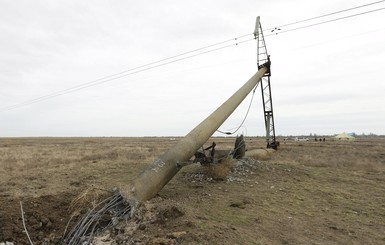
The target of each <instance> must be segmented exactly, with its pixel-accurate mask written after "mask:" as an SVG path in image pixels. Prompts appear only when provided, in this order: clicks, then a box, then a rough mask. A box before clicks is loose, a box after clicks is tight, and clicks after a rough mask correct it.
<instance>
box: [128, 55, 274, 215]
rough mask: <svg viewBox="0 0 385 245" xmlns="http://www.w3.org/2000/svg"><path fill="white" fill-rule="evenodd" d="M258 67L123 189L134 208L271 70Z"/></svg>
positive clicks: (157, 188)
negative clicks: (234, 90) (125, 190)
mask: <svg viewBox="0 0 385 245" xmlns="http://www.w3.org/2000/svg"><path fill="white" fill-rule="evenodd" d="M259 68H260V69H259V70H258V72H257V73H256V74H255V75H254V76H252V77H251V78H250V79H249V81H247V82H246V83H245V84H244V85H243V86H242V87H241V88H240V89H239V90H238V91H237V92H235V93H234V94H233V95H232V96H231V97H230V98H229V99H228V100H227V101H226V102H224V103H223V104H222V105H221V106H220V107H219V108H218V109H216V110H215V111H214V112H213V113H212V114H211V115H210V116H208V117H207V118H206V119H205V120H204V121H203V122H201V123H200V124H199V125H198V126H196V127H195V128H194V129H193V130H192V131H191V132H190V133H188V134H187V135H186V136H185V137H184V138H183V139H182V140H181V141H180V142H178V143H177V144H176V145H175V146H174V147H172V148H171V149H169V150H168V151H167V152H165V153H164V154H163V155H162V156H160V157H159V158H158V159H156V160H155V161H154V162H153V163H152V164H150V165H149V166H148V167H147V168H146V169H145V170H144V171H143V172H142V173H141V174H140V175H139V176H138V177H137V178H136V179H135V180H134V181H133V183H132V188H130V190H129V193H127V192H124V191H123V190H122V194H123V195H124V196H125V197H126V199H127V200H128V201H129V202H130V204H131V206H132V207H133V209H135V206H137V204H138V203H141V202H143V201H146V200H149V199H151V198H152V197H154V196H155V195H156V194H157V193H158V192H159V191H160V190H161V189H162V188H163V187H164V186H165V185H166V184H167V183H168V182H169V181H170V180H171V179H172V178H173V177H174V176H175V175H176V173H177V172H178V171H179V170H180V169H181V168H182V166H183V163H184V162H186V161H188V160H189V159H190V158H191V157H192V156H193V155H194V153H195V152H196V151H197V150H198V149H199V148H200V147H201V146H202V145H203V144H204V143H205V142H206V141H207V140H208V139H209V138H210V137H211V136H212V135H213V134H214V132H215V131H216V130H217V129H218V128H219V127H220V126H221V125H222V124H223V122H224V121H225V120H226V119H227V118H228V117H229V116H230V115H231V113H233V111H234V110H235V109H236V108H237V107H238V106H239V104H240V103H241V102H242V101H243V100H244V99H245V98H246V96H247V95H248V94H249V93H250V92H251V90H252V89H253V88H254V87H255V86H256V85H257V84H258V82H259V81H260V80H261V78H262V77H263V75H264V74H265V73H266V72H268V71H269V70H270V61H269V62H266V63H265V64H263V65H261V66H260V67H259Z"/></svg>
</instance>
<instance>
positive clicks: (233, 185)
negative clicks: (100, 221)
mask: <svg viewBox="0 0 385 245" xmlns="http://www.w3.org/2000/svg"><path fill="white" fill-rule="evenodd" d="M177 141H178V138H176V139H173V138H172V139H169V138H14V139H10V138H0V242H6V241H9V242H14V243H15V244H29V243H28V238H27V234H26V232H25V231H24V228H23V219H22V216H21V205H20V202H22V205H23V206H22V207H23V211H24V222H25V225H26V228H27V230H28V234H29V236H30V237H31V240H32V241H33V242H34V244H60V242H61V241H62V239H63V234H64V232H65V230H66V226H67V224H69V228H70V227H71V225H73V223H74V221H72V222H69V219H70V217H71V215H72V214H73V212H74V211H76V207H75V208H74V206H73V205H71V203H72V204H73V200H74V199H75V198H76V197H79V195H80V194H82V193H85V192H88V193H90V190H91V193H94V195H91V197H90V198H88V199H87V201H88V202H95V201H97V200H98V199H99V198H100V197H101V196H103V195H105V194H106V193H109V191H111V190H112V188H113V187H116V186H117V187H122V186H123V187H124V186H125V185H127V184H129V183H130V181H131V180H132V179H133V178H135V177H136V176H137V175H138V174H139V173H140V171H141V170H142V169H144V168H145V166H147V165H148V164H149V163H151V162H152V161H153V160H154V159H155V158H156V157H157V156H159V155H160V154H161V153H163V152H164V151H165V150H166V149H168V148H169V147H171V146H172V145H174V144H176V143H177ZM211 141H215V142H216V143H217V147H218V148H225V149H230V148H231V147H232V146H233V143H234V139H231V138H215V139H211ZM246 142H247V147H248V148H262V147H264V141H263V140H262V139H259V138H247V139H246ZM209 144H210V143H207V145H209ZM141 210H142V212H143V217H141V219H138V220H137V223H136V225H137V226H136V227H135V228H134V229H133V228H132V227H130V226H129V225H127V224H126V225H122V224H120V225H119V227H117V228H114V229H112V230H110V231H108V232H107V233H104V234H101V235H100V236H99V238H98V243H99V244H114V243H113V241H115V242H116V243H118V244H385V139H384V138H371V139H367V138H365V139H357V140H356V141H354V142H336V141H331V139H329V138H327V140H326V142H315V141H310V142H294V141H292V140H287V141H285V142H283V140H281V147H280V149H279V150H278V151H277V152H276V154H273V155H272V156H271V158H270V159H260V160H253V159H251V160H249V161H243V162H240V163H236V165H235V166H234V168H233V169H232V172H231V173H229V176H227V177H225V178H220V179H215V178H214V179H213V178H212V176H209V175H207V172H206V169H205V168H204V167H201V166H199V165H198V164H193V165H189V166H187V167H185V168H183V169H182V170H181V171H180V172H179V173H178V174H177V176H176V177H175V178H174V179H173V180H172V181H171V182H170V183H169V184H168V185H166V187H165V188H164V189H163V190H162V191H161V192H160V193H159V194H158V195H157V196H156V197H155V198H154V199H152V200H151V201H149V202H147V203H145V204H144V205H143V207H142V209H141ZM145 213H148V215H146V214H145Z"/></svg>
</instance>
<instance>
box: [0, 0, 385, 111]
mask: <svg viewBox="0 0 385 245" xmlns="http://www.w3.org/2000/svg"><path fill="white" fill-rule="evenodd" d="M381 2H385V0H382V1H377V2H372V3H368V4H364V5H360V6H357V7H353V8H348V9H344V10H340V11H336V12H332V13H329V14H324V15H320V16H316V17H313V18H308V19H304V20H300V21H296V22H292V23H289V24H284V25H281V26H279V27H286V26H291V25H295V24H299V23H304V22H308V21H311V20H315V19H319V18H323V17H327V16H331V15H335V14H339V13H343V12H347V11H351V10H355V9H359V8H363V7H367V6H370V5H374V4H378V3H381ZM384 9H385V8H378V9H374V10H370V11H366V12H361V13H357V14H353V15H349V16H344V17H340V18H336V19H331V20H326V21H322V22H318V23H314V24H310V25H306V26H301V27H297V28H293V29H289V30H284V31H279V32H277V33H272V34H268V35H265V37H268V36H273V35H277V34H281V33H286V32H291V31H296V30H300V29H305V28H308V27H313V26H317V25H322V24H326V23H330V22H334V21H338V20H343V19H347V18H351V17H355V16H359V15H364V14H368V13H372V12H376V11H380V10H384ZM272 29H276V28H269V29H266V30H264V31H268V30H272ZM250 35H252V34H251V33H250V34H245V35H241V36H238V37H235V38H232V39H228V40H225V41H221V42H218V43H214V44H211V45H207V46H203V47H201V48H197V49H193V50H191V51H187V52H184V53H181V54H178V55H174V56H170V57H168V58H164V59H160V60H157V61H154V62H150V63H147V64H144V65H140V66H137V67H135V68H131V69H127V70H124V71H121V72H119V73H115V74H112V75H108V76H105V77H102V78H99V79H95V80H92V81H89V82H86V83H82V84H79V85H76V86H73V87H71V88H68V89H63V90H60V91H56V92H53V93H51V94H48V95H44V96H41V97H38V98H36V99H31V100H27V101H24V102H22V103H19V104H15V105H11V106H7V107H3V108H1V109H0V112H3V111H8V110H12V109H16V108H19V107H22V106H26V105H30V104H34V103H38V102H40V101H44V100H47V99H51V98H55V97H58V96H61V95H65V94H69V93H72V92H75V91H78V90H82V89H86V88H89V87H93V86H97V85H100V84H103V83H106V82H109V81H113V80H116V79H119V78H122V77H126V76H129V75H133V74H136V73H140V72H144V71H148V70H151V69H154V68H157V67H160V66H164V65H168V64H171V63H175V62H178V61H181V60H185V59H189V58H193V57H196V56H199V55H203V54H206V53H210V52H214V51H217V50H221V49H224V48H228V47H230V46H234V45H238V44H242V43H245V42H249V41H252V40H254V38H252V39H247V40H244V41H238V40H239V39H242V38H245V37H247V36H250ZM228 42H233V43H231V44H229V45H225V46H221V47H218V48H214V49H210V48H213V47H216V46H219V45H223V44H226V43H228ZM234 42H235V43H234ZM207 49H209V50H207ZM203 50H205V51H203ZM200 51H202V52H200ZM197 52H199V53H197ZM189 54H191V55H189ZM186 55H188V56H186ZM183 56H184V57H183ZM178 57H181V58H178Z"/></svg>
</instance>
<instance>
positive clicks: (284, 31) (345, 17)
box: [265, 7, 385, 37]
mask: <svg viewBox="0 0 385 245" xmlns="http://www.w3.org/2000/svg"><path fill="white" fill-rule="evenodd" d="M384 9H385V7H384V8H378V9H374V10H369V11H366V12H361V13H357V14H352V15H348V16H343V17H340V18H336V19H331V20H326V21H322V22H318V23H314V24H309V25H306V26H300V27H297V28H293V29H289V30H283V31H281V30H280V31H279V32H276V33H271V34H267V35H265V37H269V36H274V35H278V34H281V33H286V32H292V31H297V30H300V29H305V28H309V27H313V26H318V25H323V24H326V23H330V22H334V21H339V20H344V19H348V18H352V17H356V16H359V15H364V14H369V13H373V12H377V11H381V10H384Z"/></svg>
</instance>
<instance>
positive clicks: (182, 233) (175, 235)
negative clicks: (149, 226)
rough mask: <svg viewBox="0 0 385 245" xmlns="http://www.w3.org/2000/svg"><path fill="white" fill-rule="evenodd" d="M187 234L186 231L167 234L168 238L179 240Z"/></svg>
mask: <svg viewBox="0 0 385 245" xmlns="http://www.w3.org/2000/svg"><path fill="white" fill-rule="evenodd" d="M186 234H187V232H185V231H176V232H173V233H170V234H167V238H171V239H178V238H179V237H181V236H184V235H186Z"/></svg>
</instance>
